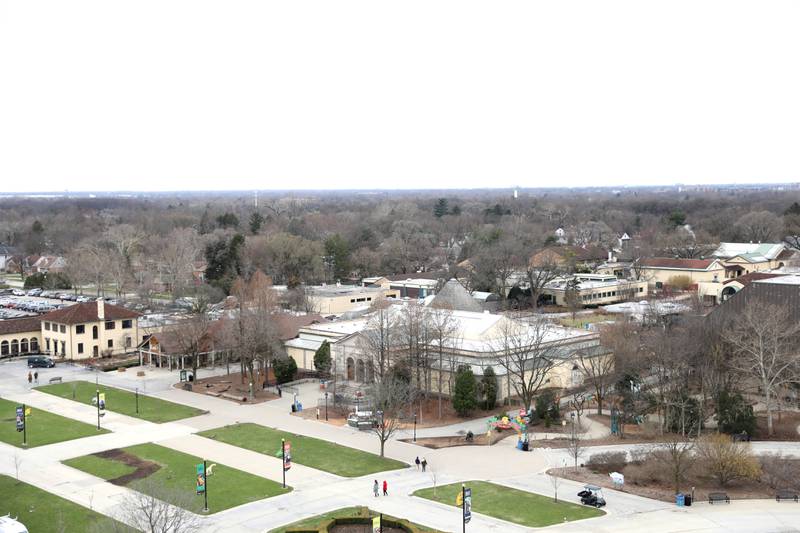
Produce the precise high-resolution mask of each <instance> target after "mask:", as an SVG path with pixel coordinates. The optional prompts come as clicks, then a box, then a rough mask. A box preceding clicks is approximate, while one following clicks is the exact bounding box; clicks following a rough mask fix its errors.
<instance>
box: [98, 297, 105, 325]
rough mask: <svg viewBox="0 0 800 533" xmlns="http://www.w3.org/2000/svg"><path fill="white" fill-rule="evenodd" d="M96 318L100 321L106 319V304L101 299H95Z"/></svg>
mask: <svg viewBox="0 0 800 533" xmlns="http://www.w3.org/2000/svg"><path fill="white" fill-rule="evenodd" d="M97 318H98V319H100V320H105V319H106V303H105V301H103V299H102V298H98V299H97Z"/></svg>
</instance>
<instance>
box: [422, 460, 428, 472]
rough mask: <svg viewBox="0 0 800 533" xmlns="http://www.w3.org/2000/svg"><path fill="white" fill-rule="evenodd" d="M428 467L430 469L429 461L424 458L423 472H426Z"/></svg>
mask: <svg viewBox="0 0 800 533" xmlns="http://www.w3.org/2000/svg"><path fill="white" fill-rule="evenodd" d="M427 467H428V460H427V459H425V458H424V457H423V458H422V471H423V472H424V471H425V469H426V468H427Z"/></svg>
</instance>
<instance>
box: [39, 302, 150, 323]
mask: <svg viewBox="0 0 800 533" xmlns="http://www.w3.org/2000/svg"><path fill="white" fill-rule="evenodd" d="M98 303H99V302H83V303H78V304H75V305H70V306H68V307H65V308H63V309H56V310H55V311H50V312H49V313H45V314H44V315H42V316H41V317H39V318H40V319H41V320H43V321H45V322H57V323H59V324H84V323H86V322H99V321H100V318H99V317H98V316H97V307H98ZM103 307H104V315H105V318H104V319H103V320H120V319H124V318H139V317H140V316H142V315H141V313H137V312H136V311H131V310H130V309H125V308H124V307H120V306H118V305H111V304H103Z"/></svg>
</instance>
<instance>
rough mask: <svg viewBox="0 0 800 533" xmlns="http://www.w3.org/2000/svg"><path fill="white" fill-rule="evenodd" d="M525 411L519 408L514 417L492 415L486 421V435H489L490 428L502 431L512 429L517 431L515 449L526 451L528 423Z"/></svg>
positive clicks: (527, 445) (527, 446)
mask: <svg viewBox="0 0 800 533" xmlns="http://www.w3.org/2000/svg"><path fill="white" fill-rule="evenodd" d="M526 416H527V413H526V412H525V410H524V409H520V410H519V413H518V414H517V416H515V417H514V418H509V417H508V416H507V415H506V416H503V417H500V416H497V415H495V416H493V417H491V418H490V419H489V420H488V421H487V422H486V424H487V426H488V429H487V432H486V433H487V436H488V435H491V433H492V430H495V431H504V430H508V429H513V430H515V431H516V432H517V449H518V450H522V451H528V448H529V444H528V423H527V422H526Z"/></svg>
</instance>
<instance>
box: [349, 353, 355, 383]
mask: <svg viewBox="0 0 800 533" xmlns="http://www.w3.org/2000/svg"><path fill="white" fill-rule="evenodd" d="M354 379H356V362H355V361H353V358H352V357H348V358H347V380H348V381H353V380H354Z"/></svg>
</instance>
